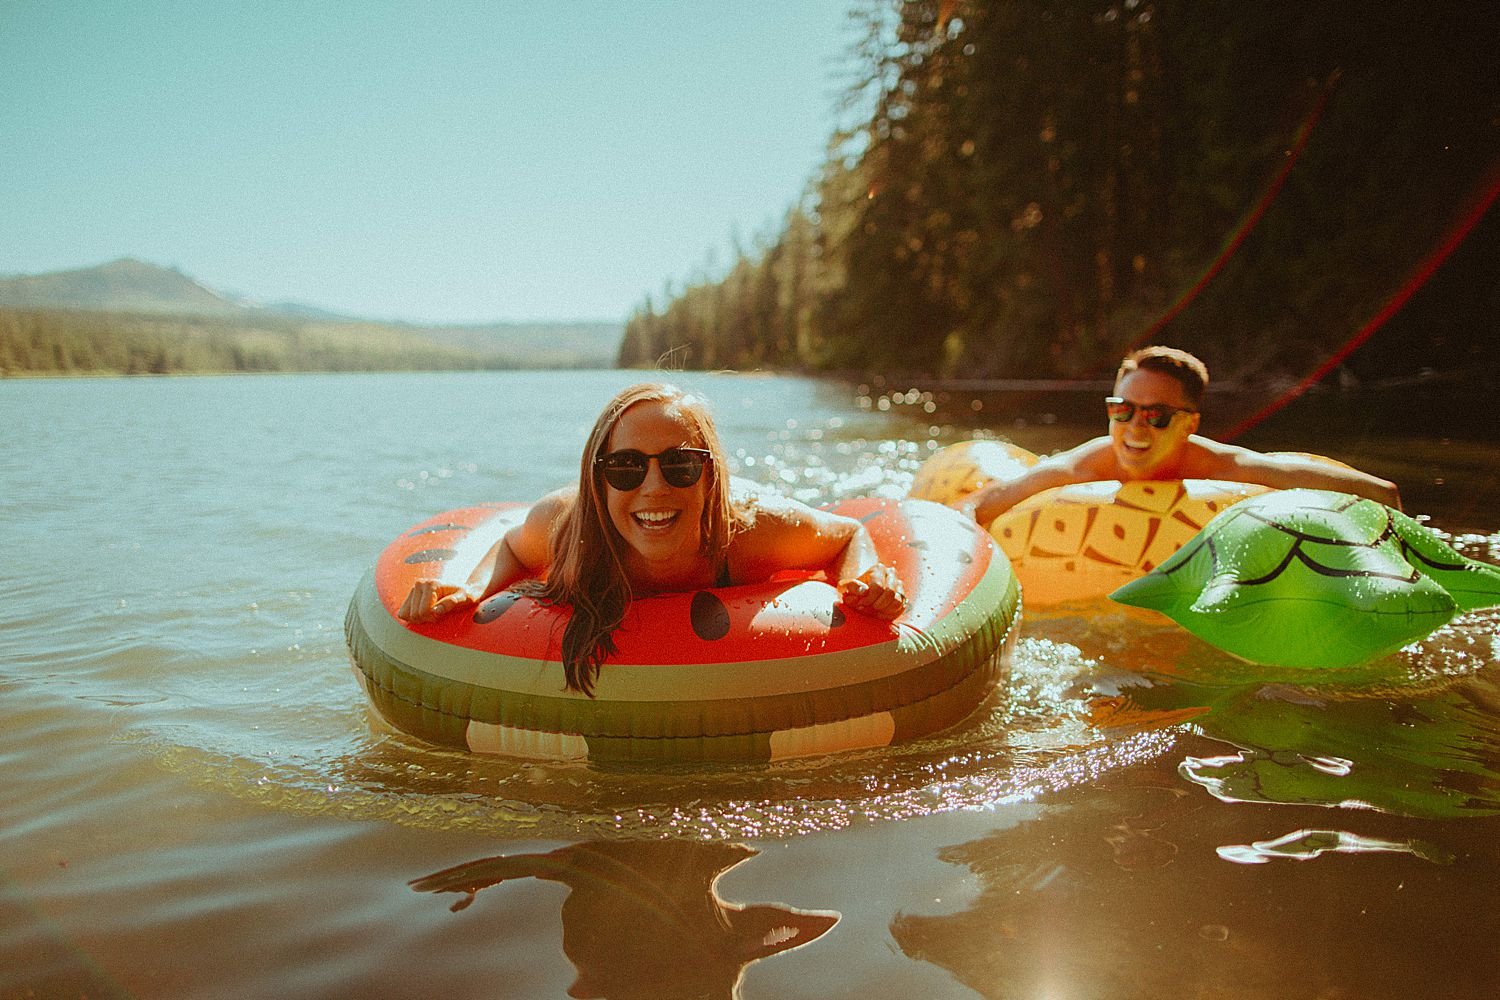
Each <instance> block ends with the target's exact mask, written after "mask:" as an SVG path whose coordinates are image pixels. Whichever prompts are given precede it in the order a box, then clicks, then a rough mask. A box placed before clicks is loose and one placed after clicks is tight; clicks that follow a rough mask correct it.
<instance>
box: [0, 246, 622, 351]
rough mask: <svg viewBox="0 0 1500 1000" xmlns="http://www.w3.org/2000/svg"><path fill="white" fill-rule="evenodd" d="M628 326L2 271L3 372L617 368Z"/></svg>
mask: <svg viewBox="0 0 1500 1000" xmlns="http://www.w3.org/2000/svg"><path fill="white" fill-rule="evenodd" d="M622 333H623V326H622V324H619V323H494V324H484V325H462V326H443V325H431V326H428V325H421V324H410V323H382V322H376V321H372V320H363V319H358V318H355V317H351V316H341V315H338V314H336V313H331V312H329V311H327V310H324V309H319V308H317V307H314V306H308V305H302V304H300V303H276V304H271V305H257V304H253V303H249V302H245V301H243V300H239V299H236V298H234V297H231V296H228V295H225V294H222V293H219V292H216V291H214V290H213V289H210V288H208V287H206V286H204V285H202V284H200V283H199V282H197V281H195V280H194V279H192V278H191V277H189V276H187V275H185V274H183V273H181V272H180V271H177V270H175V269H172V268H165V267H159V266H157V265H154V264H149V263H145V262H143V261H139V260H134V259H131V258H122V259H120V260H116V261H111V262H110V263H108V264H103V265H100V266H98V267H90V268H81V269H78V270H72V271H58V272H54V273H51V274H39V275H22V276H17V277H9V278H0V374H21V373H32V372H38V373H47V372H91V371H99V372H110V371H118V372H163V371H309V370H315V371H349V370H355V371H360V370H391V369H402V370H411V369H423V368H436V369H454V368H464V369H500V368H608V367H612V366H613V365H614V363H615V357H616V354H617V352H618V350H619V344H620V338H621V335H622ZM210 342H211V343H212V345H213V349H208V347H207V345H208V344H209V343H210Z"/></svg>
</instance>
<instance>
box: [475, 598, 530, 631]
mask: <svg viewBox="0 0 1500 1000" xmlns="http://www.w3.org/2000/svg"><path fill="white" fill-rule="evenodd" d="M520 599H521V595H520V594H518V593H516V592H515V591H514V590H502V591H500V593H498V594H496V595H494V596H493V597H490V598H487V599H486V600H485V601H484V602H483V603H482V604H480V605H479V607H477V608H475V609H474V624H475V625H488V624H489V623H490V622H492V621H494V620H495V619H496V618H499V617H500V616H501V615H503V614H505V612H507V611H509V610H510V609H511V606H512V605H514V604H515V603H516V602H517V601H519V600H520Z"/></svg>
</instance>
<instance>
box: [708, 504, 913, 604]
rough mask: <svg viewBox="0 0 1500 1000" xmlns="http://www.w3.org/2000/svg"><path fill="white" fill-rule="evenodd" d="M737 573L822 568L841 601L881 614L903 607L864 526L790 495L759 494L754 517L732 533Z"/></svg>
mask: <svg viewBox="0 0 1500 1000" xmlns="http://www.w3.org/2000/svg"><path fill="white" fill-rule="evenodd" d="M731 568H732V569H733V570H734V573H735V577H736V579H745V580H762V579H766V578H768V577H770V576H771V575H772V574H774V573H777V572H780V571H782V570H789V569H792V570H796V569H803V570H824V571H825V572H827V574H828V576H829V578H830V582H832V583H833V584H834V586H835V587H837V588H838V591H839V597H840V600H841V601H842V602H843V604H844V605H845V606H846V607H850V608H857V609H859V610H861V611H864V612H867V613H869V614H872V615H877V616H879V617H881V618H886V619H890V618H895V617H896V616H897V615H899V614H901V612H902V611H904V610H905V609H906V595H905V593H904V592H903V591H902V587H901V580H900V578H899V577H898V576H897V575H896V572H895V571H894V570H893V569H891V567H889V566H886V565H885V564H883V563H882V562H881V561H880V558H879V555H878V553H877V552H876V551H875V543H874V542H873V541H872V540H871V539H870V534H869V532H867V531H865V526H864V525H862V524H860V523H859V522H858V521H856V520H854V519H853V518H850V517H844V516H842V515H840V514H832V513H829V512H828V511H824V510H816V509H814V508H812V507H809V506H807V505H806V504H802V503H798V502H797V501H795V500H779V499H778V500H772V499H762V500H761V501H760V502H759V504H758V505H757V509H756V514H755V520H754V521H753V522H752V523H751V525H750V527H748V528H746V529H745V530H744V531H743V532H741V533H740V534H739V535H737V536H736V537H735V540H734V542H733V545H732V550H731Z"/></svg>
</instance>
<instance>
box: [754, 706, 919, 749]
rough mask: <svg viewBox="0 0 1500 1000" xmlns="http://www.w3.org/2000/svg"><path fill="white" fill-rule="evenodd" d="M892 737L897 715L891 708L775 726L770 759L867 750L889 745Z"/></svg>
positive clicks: (893, 737)
mask: <svg viewBox="0 0 1500 1000" xmlns="http://www.w3.org/2000/svg"><path fill="white" fill-rule="evenodd" d="M895 738H896V717H895V716H894V715H892V714H891V713H890V712H876V713H875V714H874V715H863V716H860V717H859V718H857V719H844V720H842V721H839V722H825V723H823V724H822V725H817V726H803V727H802V728H800V729H781V730H778V731H777V732H774V733H772V734H771V759H772V760H790V759H792V758H794V757H813V756H816V755H818V754H824V753H835V752H837V751H840V750H869V749H871V748H873V747H884V746H890V744H891V740H893V739H895Z"/></svg>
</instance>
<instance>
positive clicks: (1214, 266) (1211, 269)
mask: <svg viewBox="0 0 1500 1000" xmlns="http://www.w3.org/2000/svg"><path fill="white" fill-rule="evenodd" d="M1337 82H1338V74H1337V73H1335V74H1334V75H1333V76H1331V77H1330V78H1329V79H1328V82H1327V83H1326V84H1324V85H1323V93H1322V95H1321V96H1319V97H1318V102H1317V104H1315V105H1313V109H1312V111H1310V112H1308V115H1307V118H1306V119H1305V120H1303V122H1302V125H1301V126H1300V127H1299V128H1298V129H1297V134H1296V136H1294V137H1293V139H1292V145H1291V148H1290V149H1288V150H1287V152H1286V162H1285V163H1283V164H1282V166H1281V169H1280V170H1278V171H1277V172H1276V175H1275V176H1274V177H1272V178H1271V180H1270V182H1269V183H1267V184H1266V189H1265V191H1263V192H1262V193H1261V196H1260V199H1259V200H1258V201H1256V203H1255V204H1254V205H1253V206H1252V207H1251V208H1250V211H1248V212H1246V213H1245V216H1244V218H1243V219H1241V220H1240V224H1239V225H1238V226H1236V227H1235V228H1234V229H1233V230H1231V231H1230V233H1229V237H1228V238H1227V239H1226V240H1225V241H1224V247H1223V249H1221V250H1220V251H1219V255H1218V256H1217V257H1215V258H1214V259H1213V262H1212V263H1210V264H1209V265H1208V268H1207V269H1206V270H1205V271H1204V272H1203V274H1202V275H1200V276H1199V278H1198V280H1197V281H1195V282H1193V285H1192V287H1190V288H1189V289H1188V290H1187V291H1186V292H1184V293H1183V294H1182V297H1181V298H1179V299H1178V300H1177V301H1176V302H1174V303H1173V304H1172V305H1171V306H1170V307H1169V308H1168V309H1167V311H1166V312H1164V313H1162V314H1161V316H1160V317H1159V318H1158V319H1157V320H1156V322H1154V323H1152V324H1151V325H1150V326H1149V327H1147V328H1146V329H1145V330H1144V331H1142V332H1141V333H1140V335H1139V336H1137V337H1136V338H1135V340H1133V341H1131V343H1130V346H1129V347H1128V348H1127V353H1128V352H1129V351H1133V350H1135V349H1136V348H1138V347H1140V346H1141V345H1143V344H1145V343H1147V342H1149V341H1150V340H1151V339H1152V338H1154V337H1155V336H1156V335H1157V334H1158V333H1160V332H1161V329H1162V327H1164V326H1166V325H1167V324H1168V323H1170V322H1172V320H1174V319H1176V318H1177V317H1178V315H1179V314H1180V313H1181V312H1182V311H1183V310H1184V309H1186V308H1187V307H1188V305H1189V303H1191V302H1192V301H1193V300H1194V299H1196V298H1197V297H1198V296H1199V294H1200V293H1201V292H1202V291H1203V289H1205V288H1207V287H1208V283H1209V282H1210V281H1212V280H1213V279H1214V278H1215V277H1216V276H1217V275H1218V273H1219V272H1220V271H1222V270H1223V269H1224V265H1225V264H1228V263H1229V258H1231V257H1233V256H1234V255H1235V252H1236V251H1237V250H1239V248H1240V244H1242V243H1244V242H1245V239H1246V238H1247V237H1248V236H1249V235H1250V233H1251V232H1252V231H1253V230H1254V229H1255V227H1256V226H1257V225H1259V223H1260V220H1261V218H1262V217H1263V216H1264V215H1265V214H1266V210H1267V209H1269V208H1270V207H1271V203H1272V202H1273V201H1275V200H1276V196H1277V195H1278V194H1280V193H1281V187H1282V185H1283V184H1285V183H1286V179H1287V175H1289V174H1290V173H1291V172H1292V167H1294V166H1296V165H1297V160H1298V159H1300V158H1301V156H1302V151H1303V150H1304V149H1306V148H1307V142H1308V139H1310V138H1311V137H1312V131H1313V126H1314V125H1316V124H1317V123H1318V119H1319V118H1321V117H1322V116H1323V109H1324V108H1325V107H1326V106H1327V105H1328V98H1329V97H1330V96H1331V95H1332V94H1333V87H1334V84H1336V83H1337Z"/></svg>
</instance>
